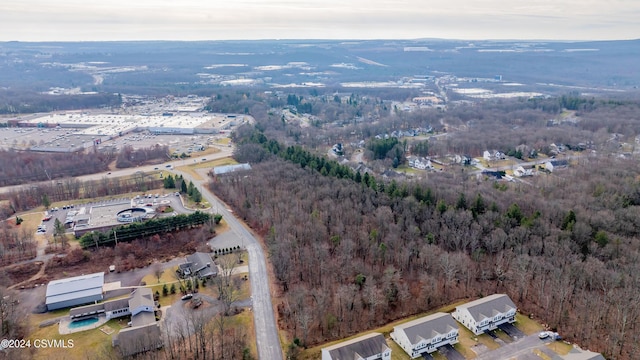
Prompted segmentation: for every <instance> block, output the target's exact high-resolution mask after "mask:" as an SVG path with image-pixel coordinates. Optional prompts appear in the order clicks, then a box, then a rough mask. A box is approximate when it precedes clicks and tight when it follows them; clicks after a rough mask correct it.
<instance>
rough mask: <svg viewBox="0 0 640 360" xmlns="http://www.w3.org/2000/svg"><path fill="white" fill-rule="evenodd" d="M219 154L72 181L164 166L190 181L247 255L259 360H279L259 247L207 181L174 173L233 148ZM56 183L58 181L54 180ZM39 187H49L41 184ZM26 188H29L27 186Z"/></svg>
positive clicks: (226, 152)
mask: <svg viewBox="0 0 640 360" xmlns="http://www.w3.org/2000/svg"><path fill="white" fill-rule="evenodd" d="M220 150H221V151H220V152H218V153H215V154H208V155H206V156H199V157H195V158H189V159H188V160H177V161H170V162H166V163H164V164H161V165H149V166H143V167H136V168H129V169H123V170H115V171H112V172H110V173H109V174H105V173H99V174H91V175H85V176H78V177H76V178H75V179H77V180H80V181H86V180H99V179H102V178H104V177H117V176H126V175H132V174H134V173H135V172H137V171H153V170H154V168H156V167H157V168H158V169H161V170H169V169H168V168H167V167H166V166H167V165H169V164H171V165H172V166H173V167H174V169H172V170H171V171H172V172H174V173H178V174H181V175H182V176H184V178H185V179H187V180H191V181H192V182H193V184H194V185H196V186H197V187H199V188H200V192H201V193H202V196H203V197H204V198H205V199H206V200H207V201H208V202H209V203H210V204H211V205H212V208H211V209H215V210H216V212H217V213H220V214H221V215H222V216H223V217H224V219H225V220H226V221H227V223H228V224H229V227H230V229H231V231H233V232H234V233H235V234H236V235H237V236H238V237H239V238H240V239H242V242H243V244H245V247H246V249H247V252H248V253H249V276H250V279H251V295H252V298H253V311H254V315H253V317H254V323H255V332H256V342H257V348H258V356H259V358H260V359H265V360H278V359H283V356H282V349H281V347H280V338H279V336H278V328H277V326H276V320H275V316H274V312H273V305H272V304H271V291H270V290H269V277H268V274H267V263H266V260H265V254H264V251H263V250H262V247H261V246H260V244H259V243H258V240H256V238H255V237H254V236H253V234H252V233H251V232H250V231H249V230H247V228H246V227H245V226H244V225H243V224H242V223H240V221H238V219H236V218H235V216H233V214H232V213H231V212H229V211H228V210H227V206H226V204H224V203H223V202H222V201H221V200H220V199H218V198H217V197H215V196H214V195H213V194H212V193H211V192H210V191H209V189H207V188H206V187H205V186H204V185H205V183H206V181H207V180H208V179H205V180H204V181H203V180H196V179H194V178H193V177H192V176H191V175H189V174H187V173H184V172H181V171H178V170H176V169H175V167H177V166H182V165H189V164H192V163H199V162H201V161H204V160H205V159H206V160H214V159H220V158H224V157H228V156H231V154H232V153H233V148H231V147H222V148H221V149H220ZM54 181H58V180H54ZM43 183H49V182H48V181H45V182H43ZM21 186H24V185H16V186H7V187H2V188H0V193H3V192H9V191H12V190H15V189H18V188H20V187H21ZM28 186H33V184H29V185H28Z"/></svg>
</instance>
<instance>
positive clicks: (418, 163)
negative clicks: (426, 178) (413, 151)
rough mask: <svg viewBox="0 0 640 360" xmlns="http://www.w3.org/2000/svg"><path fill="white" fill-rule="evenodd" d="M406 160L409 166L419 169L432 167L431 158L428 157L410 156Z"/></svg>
mask: <svg viewBox="0 0 640 360" xmlns="http://www.w3.org/2000/svg"><path fill="white" fill-rule="evenodd" d="M408 160H409V167H412V168H415V169H419V170H426V169H433V165H431V160H429V159H425V158H420V157H414V156H411V157H410V158H409V159H408Z"/></svg>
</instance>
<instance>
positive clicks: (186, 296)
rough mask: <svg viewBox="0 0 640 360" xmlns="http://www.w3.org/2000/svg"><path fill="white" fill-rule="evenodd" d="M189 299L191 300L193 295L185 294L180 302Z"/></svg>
mask: <svg viewBox="0 0 640 360" xmlns="http://www.w3.org/2000/svg"><path fill="white" fill-rule="evenodd" d="M191 298H193V294H187V295H184V296H183V297H182V300H189V299H191Z"/></svg>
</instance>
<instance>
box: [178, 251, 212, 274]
mask: <svg viewBox="0 0 640 360" xmlns="http://www.w3.org/2000/svg"><path fill="white" fill-rule="evenodd" d="M176 271H177V272H178V274H179V275H180V276H181V277H183V278H187V277H191V276H195V277H197V278H199V279H207V278H212V277H216V276H218V267H217V266H216V264H215V263H214V262H213V260H212V259H211V255H209V254H207V253H203V252H196V253H194V254H191V255H189V256H187V258H186V260H185V263H184V264H180V265H178V270H176Z"/></svg>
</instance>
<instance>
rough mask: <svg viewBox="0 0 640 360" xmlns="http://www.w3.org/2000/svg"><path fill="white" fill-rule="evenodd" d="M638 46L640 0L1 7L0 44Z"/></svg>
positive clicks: (82, 0)
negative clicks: (535, 42)
mask: <svg viewBox="0 0 640 360" xmlns="http://www.w3.org/2000/svg"><path fill="white" fill-rule="evenodd" d="M416 38H446V39H549V40H606V39H637V38H640V1H639V0H438V1H435V0H396V1H385V0H342V1H341V0H224V1H222V0H104V1H95V0H0V41H10V40H19V41H75V40H78V41H89V40H232V39H416Z"/></svg>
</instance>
